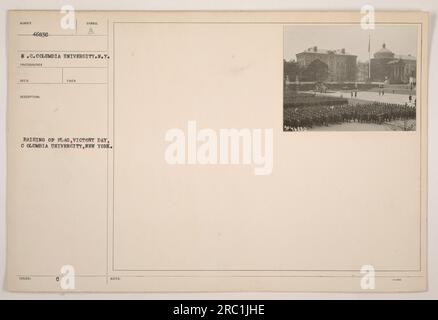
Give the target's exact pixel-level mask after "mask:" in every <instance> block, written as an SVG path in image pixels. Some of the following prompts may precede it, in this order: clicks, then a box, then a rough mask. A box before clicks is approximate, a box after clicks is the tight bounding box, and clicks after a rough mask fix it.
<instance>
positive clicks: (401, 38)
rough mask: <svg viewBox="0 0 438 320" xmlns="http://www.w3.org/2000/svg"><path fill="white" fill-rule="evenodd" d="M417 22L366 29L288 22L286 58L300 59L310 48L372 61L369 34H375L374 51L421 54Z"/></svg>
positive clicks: (285, 43) (286, 29) (372, 50)
mask: <svg viewBox="0 0 438 320" xmlns="http://www.w3.org/2000/svg"><path fill="white" fill-rule="evenodd" d="M418 28H419V26H417V25H376V26H375V29H374V30H363V29H362V28H361V27H360V25H359V24H355V25H287V26H285V27H284V58H285V59H286V60H288V61H289V60H291V59H293V60H296V56H295V55H296V54H297V53H299V52H302V51H304V50H306V49H308V48H310V47H313V46H317V47H319V48H321V49H329V50H334V49H342V48H345V50H346V51H347V52H348V53H351V54H354V55H357V59H358V60H359V61H368V37H369V35H370V36H371V57H372V56H373V53H374V52H376V51H378V50H380V49H381V48H382V44H383V43H386V48H387V49H389V50H391V51H392V52H394V53H395V54H402V55H408V54H411V55H413V56H415V57H417V56H418V54H417V32H418Z"/></svg>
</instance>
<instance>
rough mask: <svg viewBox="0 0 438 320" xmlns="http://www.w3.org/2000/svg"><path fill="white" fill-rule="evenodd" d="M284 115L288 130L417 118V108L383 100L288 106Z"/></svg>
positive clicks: (285, 128)
mask: <svg viewBox="0 0 438 320" xmlns="http://www.w3.org/2000/svg"><path fill="white" fill-rule="evenodd" d="M283 116H284V118H283V119H284V130H285V131H302V130H308V129H311V128H313V127H322V126H329V125H332V124H341V123H345V122H358V123H375V124H383V123H385V122H390V121H394V120H408V119H415V117H416V108H415V106H410V105H407V104H405V105H401V104H393V103H383V102H370V103H364V104H356V105H349V104H343V105H315V106H306V107H295V108H285V109H284V114H283Z"/></svg>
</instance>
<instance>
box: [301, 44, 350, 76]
mask: <svg viewBox="0 0 438 320" xmlns="http://www.w3.org/2000/svg"><path fill="white" fill-rule="evenodd" d="M296 56H297V63H298V64H299V65H300V67H303V68H309V69H311V68H312V66H313V65H314V66H315V67H319V68H322V67H325V68H326V79H321V80H325V81H328V82H349V81H356V73H357V67H356V59H357V56H355V55H353V54H349V53H347V52H346V51H345V49H339V50H326V49H320V48H318V47H317V46H314V47H311V48H308V49H307V50H305V51H303V52H300V53H297V55H296Z"/></svg>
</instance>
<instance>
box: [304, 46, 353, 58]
mask: <svg viewBox="0 0 438 320" xmlns="http://www.w3.org/2000/svg"><path fill="white" fill-rule="evenodd" d="M303 53H317V54H335V55H341V56H354V57H356V55H354V54H351V53H348V52H346V51H345V49H344V48H342V49H336V50H328V49H322V48H318V47H317V46H314V47H310V48H307V49H306V50H304V51H303V52H300V53H297V54H303Z"/></svg>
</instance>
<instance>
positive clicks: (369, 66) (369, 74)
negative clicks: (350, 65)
mask: <svg viewBox="0 0 438 320" xmlns="http://www.w3.org/2000/svg"><path fill="white" fill-rule="evenodd" d="M368 81H370V82H371V34H370V33H369V34H368Z"/></svg>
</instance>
